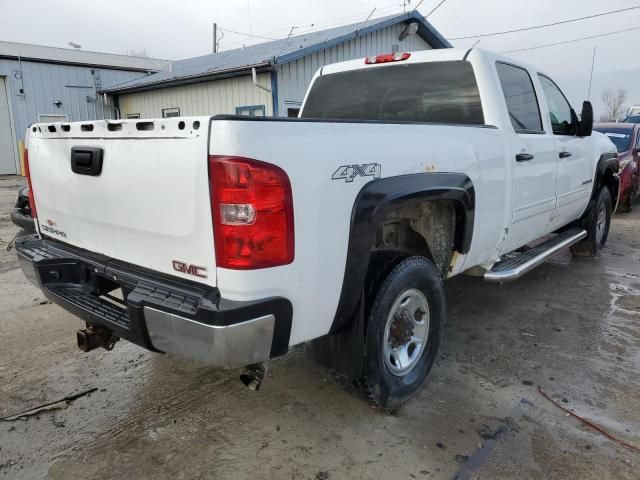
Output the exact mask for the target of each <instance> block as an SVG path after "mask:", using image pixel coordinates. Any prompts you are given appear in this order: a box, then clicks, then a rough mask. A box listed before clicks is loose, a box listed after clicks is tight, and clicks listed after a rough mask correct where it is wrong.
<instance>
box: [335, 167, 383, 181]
mask: <svg viewBox="0 0 640 480" xmlns="http://www.w3.org/2000/svg"><path fill="white" fill-rule="evenodd" d="M381 175H382V166H381V165H380V164H379V163H365V164H364V165H342V166H340V167H338V169H337V170H336V171H335V172H333V175H332V176H331V180H344V181H345V182H353V179H354V178H356V177H373V178H380V177H381Z"/></svg>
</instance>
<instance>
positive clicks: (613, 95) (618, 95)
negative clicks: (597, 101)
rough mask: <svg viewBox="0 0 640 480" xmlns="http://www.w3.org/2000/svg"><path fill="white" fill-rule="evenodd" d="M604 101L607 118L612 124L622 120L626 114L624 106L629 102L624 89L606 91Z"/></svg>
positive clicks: (603, 94)
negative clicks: (623, 114) (624, 113)
mask: <svg viewBox="0 0 640 480" xmlns="http://www.w3.org/2000/svg"><path fill="white" fill-rule="evenodd" d="M602 101H603V102H604V105H605V107H606V109H607V116H608V117H609V121H610V122H617V121H619V120H620V117H621V116H622V113H623V112H624V109H623V105H624V102H626V101H627V92H626V90H623V89H622V88H619V89H618V90H605V91H604V92H602Z"/></svg>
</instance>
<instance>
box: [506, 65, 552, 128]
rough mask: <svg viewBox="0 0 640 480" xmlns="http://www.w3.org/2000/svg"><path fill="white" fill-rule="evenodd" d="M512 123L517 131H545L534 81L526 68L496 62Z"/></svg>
mask: <svg viewBox="0 0 640 480" xmlns="http://www.w3.org/2000/svg"><path fill="white" fill-rule="evenodd" d="M496 69H497V70H498V77H499V78H500V84H501V85H502V91H503V93H504V99H505V100H506V102H507V110H508V111H509V118H510V119H511V124H512V125H513V128H514V129H515V131H516V132H517V133H544V130H543V129H542V118H541V117H540V107H539V105H538V99H537V97H536V92H535V90H534V88H533V82H532V81H531V77H530V76H529V72H527V71H526V70H525V69H524V68H520V67H515V66H513V65H509V64H507V63H500V62H498V63H497V64H496Z"/></svg>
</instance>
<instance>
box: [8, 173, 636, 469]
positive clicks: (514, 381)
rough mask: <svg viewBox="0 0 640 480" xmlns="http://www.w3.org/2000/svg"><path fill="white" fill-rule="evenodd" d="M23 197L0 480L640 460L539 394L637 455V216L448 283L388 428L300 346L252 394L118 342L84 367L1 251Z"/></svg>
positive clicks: (56, 311) (85, 359) (11, 190)
mask: <svg viewBox="0 0 640 480" xmlns="http://www.w3.org/2000/svg"><path fill="white" fill-rule="evenodd" d="M19 182H20V180H19V179H16V178H15V177H14V178H12V177H0V212H1V213H0V240H1V241H2V243H1V250H2V251H1V252H0V305H1V307H0V417H4V416H7V415H11V414H13V413H17V412H22V411H24V410H27V409H29V408H32V407H37V406H39V405H42V404H45V403H49V402H52V401H56V400H59V399H61V398H64V397H66V396H68V395H72V394H74V393H78V392H83V391H85V390H87V389H91V388H97V390H95V391H94V392H93V393H91V394H89V395H85V396H82V397H80V398H78V399H76V400H75V401H73V402H71V403H70V404H69V405H68V406H67V408H65V409H56V410H51V411H45V412H41V413H38V414H36V415H33V416H30V417H28V419H26V420H14V421H0V478H25V479H32V478H53V479H74V478H82V479H94V478H123V477H128V478H154V479H164V478H168V479H169V478H170V479H183V478H184V479H191V478H216V479H227V478H233V479H263V478H266V479H283V478H284V479H290V478H291V479H298V478H299V479H387V478H389V479H404V478H407V479H411V478H417V479H441V478H443V479H446V478H454V477H456V476H457V477H458V478H479V479H502V478H504V479H510V478H584V479H591V478H593V479H603V478H611V479H632V478H633V479H636V478H638V477H639V476H640V474H638V467H639V465H640V454H637V453H634V452H633V451H631V450H629V449H627V448H625V447H622V446H620V445H618V444H616V443H613V442H612V441H610V440H609V439H607V438H605V437H604V436H603V435H601V434H600V433H598V432H596V431H595V430H593V429H591V428H589V427H586V426H584V425H582V424H581V423H580V422H579V421H578V420H577V419H575V418H573V417H570V416H568V415H566V414H565V413H564V412H563V411H562V410H560V409H559V408H557V407H556V406H554V405H553V404H552V403H550V402H549V401H548V400H546V399H545V398H543V396H542V395H541V394H540V393H539V392H538V389H537V386H538V385H540V386H541V388H542V389H543V390H544V391H545V392H547V393H548V394H549V395H550V396H551V397H552V398H553V399H555V400H556V401H557V402H558V403H560V404H561V405H563V406H564V407H566V408H569V409H572V410H574V411H575V412H576V413H577V414H579V415H581V416H583V417H585V418H588V419H590V420H592V421H593V422H595V423H597V424H598V425H600V426H601V427H603V428H605V429H606V430H608V431H609V432H611V433H612V434H614V435H615V436H616V437H618V438H620V439H622V440H625V441H627V442H630V443H635V444H636V445H638V444H640V433H639V432H640V428H639V427H640V395H639V392H640V379H639V376H638V372H639V371H640V208H639V209H638V210H637V211H636V212H634V213H632V214H621V215H617V216H616V217H615V219H614V223H613V225H612V231H611V235H610V239H609V243H608V246H607V248H606V249H605V251H604V253H603V255H602V256H601V257H600V258H598V259H595V260H594V259H581V258H577V259H573V260H571V259H570V257H569V256H568V255H564V256H560V257H559V258H556V259H554V261H553V262H551V263H548V264H546V265H544V266H542V267H540V268H538V269H537V270H535V271H533V272H531V273H530V274H528V275H527V276H525V277H524V278H523V279H521V280H519V281H517V282H515V283H512V284H508V285H496V284H489V283H485V282H483V281H482V280H480V279H478V278H472V277H459V278H455V279H452V280H450V281H447V282H446V293H447V303H448V321H447V324H446V326H445V331H444V339H443V345H442V349H441V352H440V355H439V358H438V361H437V364H436V366H435V367H434V369H433V371H432V374H431V377H430V381H429V382H428V384H427V385H426V386H425V387H424V388H423V389H422V390H420V392H419V393H418V394H417V395H416V397H415V398H414V399H413V400H411V401H410V402H409V403H408V404H407V406H406V407H405V408H404V409H403V410H401V412H400V413H399V414H398V415H396V416H391V415H388V414H386V413H384V412H381V411H380V410H379V409H377V408H375V407H373V406H372V404H371V403H370V402H369V401H368V399H367V398H366V395H365V394H364V393H363V392H361V391H359V390H358V389H356V388H354V387H352V386H351V385H350V384H349V382H346V381H344V380H341V379H336V378H335V377H334V376H333V375H332V374H331V373H330V372H328V371H326V370H324V369H323V368H321V367H319V366H318V365H316V364H315V363H314V362H313V361H312V360H311V359H310V358H309V355H308V352H307V349H306V348H305V347H304V346H302V347H298V348H296V349H294V351H292V352H291V353H290V354H289V355H287V356H286V357H283V358H281V359H278V360H277V361H275V362H273V363H272V365H271V368H270V370H269V377H268V378H267V380H266V381H265V384H264V386H263V389H262V390H261V391H260V392H257V393H256V392H251V391H249V390H247V389H246V388H245V387H244V386H243V385H242V384H241V383H240V382H239V380H238V372H236V371H233V372H215V371H212V370H211V369H210V368H208V367H206V366H203V365H199V364H197V363H193V362H189V361H185V360H181V359H179V358H176V357H172V356H168V355H158V354H152V353H149V352H146V351H144V350H142V349H140V348H138V347H136V346H134V345H131V344H128V343H126V342H119V343H118V344H117V346H116V348H115V349H114V351H113V352H106V351H103V350H96V351H93V352H90V353H87V354H85V353H82V352H81V351H80V350H78V348H77V347H76V345H75V332H76V330H77V329H78V328H80V327H81V323H80V322H79V321H78V320H77V319H76V318H75V317H73V316H72V315H70V314H68V313H66V312H64V311H63V310H62V309H60V308H59V307H57V306H56V305H52V304H49V303H48V302H46V301H45V299H44V298H43V296H42V294H41V293H40V291H39V290H38V289H36V288H35V287H33V286H31V285H30V284H29V283H28V282H27V281H26V280H25V278H24V277H23V275H22V273H21V271H20V270H19V269H18V265H17V262H16V260H15V254H14V253H13V252H6V251H5V247H6V243H7V242H9V241H10V239H11V238H12V237H13V235H15V233H16V232H17V228H15V227H14V226H13V225H12V224H11V222H10V219H9V215H8V210H9V208H10V206H11V204H12V203H13V200H14V197H15V191H16V187H17V185H18V184H19Z"/></svg>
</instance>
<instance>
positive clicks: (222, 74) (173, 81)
mask: <svg viewBox="0 0 640 480" xmlns="http://www.w3.org/2000/svg"><path fill="white" fill-rule="evenodd" d="M254 68H255V69H256V72H258V73H264V72H269V71H271V70H273V66H272V64H271V63H270V62H264V63H257V64H255V65H243V66H242V67H239V68H232V69H229V70H216V71H215V72H210V73H204V74H200V75H192V76H189V77H180V78H170V79H167V80H164V81H159V82H154V83H149V84H147V85H132V86H130V87H121V88H119V87H118V86H117V85H114V86H113V87H111V88H105V89H102V90H100V91H99V92H98V93H107V94H110V95H124V94H127V93H137V92H145V91H149V90H157V89H159V88H168V87H179V86H182V85H190V84H193V83H201V82H208V81H211V80H222V79H223V78H234V77H244V76H247V75H251V71H252V70H253V69H254Z"/></svg>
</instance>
